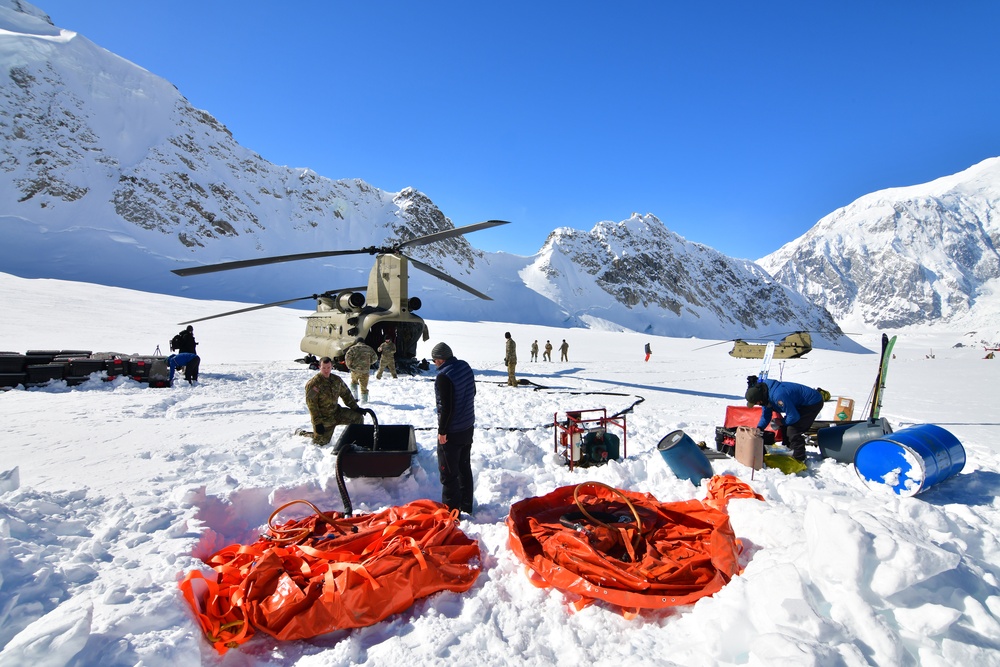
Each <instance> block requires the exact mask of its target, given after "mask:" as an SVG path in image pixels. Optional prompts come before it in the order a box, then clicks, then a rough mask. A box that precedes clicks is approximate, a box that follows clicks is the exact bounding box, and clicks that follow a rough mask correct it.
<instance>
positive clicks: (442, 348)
mask: <svg viewBox="0 0 1000 667" xmlns="http://www.w3.org/2000/svg"><path fill="white" fill-rule="evenodd" d="M453 356H455V355H453V354H452V353H451V348H450V347H448V344H447V343H438V344H437V345H435V346H434V347H433V348H432V349H431V359H444V360H445V361H448V360H449V359H451V358H452V357H453Z"/></svg>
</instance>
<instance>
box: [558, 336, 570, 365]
mask: <svg viewBox="0 0 1000 667" xmlns="http://www.w3.org/2000/svg"><path fill="white" fill-rule="evenodd" d="M568 353H569V343H567V342H566V339H565V338H563V342H562V345H560V346H559V361H569V354H568Z"/></svg>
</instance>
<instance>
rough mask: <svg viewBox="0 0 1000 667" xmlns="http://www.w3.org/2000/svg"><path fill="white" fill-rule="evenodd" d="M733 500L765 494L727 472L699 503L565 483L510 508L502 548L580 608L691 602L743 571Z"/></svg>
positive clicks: (657, 606) (653, 606) (631, 607)
mask: <svg viewBox="0 0 1000 667" xmlns="http://www.w3.org/2000/svg"><path fill="white" fill-rule="evenodd" d="M574 494H576V500H574ZM737 497H744V498H746V497H749V498H758V499H760V500H763V498H762V497H761V496H759V495H758V494H756V493H754V491H753V489H751V488H750V486H749V485H747V484H745V483H744V482H742V481H740V480H738V479H737V478H735V477H732V476H716V477H713V478H712V479H711V480H710V482H709V484H708V497H707V498H706V499H705V501H704V502H702V501H698V500H687V501H680V502H670V503H661V502H659V501H657V500H656V498H654V497H653V496H651V495H649V494H645V493H635V492H631V491H622V490H620V489H613V488H611V487H608V486H604V485H603V484H599V483H595V482H584V483H583V484H580V485H576V486H564V487H561V488H558V489H556V490H555V491H553V492H551V493H549V494H547V495H544V496H540V497H535V498H527V499H525V500H522V501H519V502H517V503H514V505H512V506H511V509H510V514H509V516H508V517H507V528H508V530H509V544H510V547H511V549H512V550H513V551H514V553H515V554H516V555H517V557H518V558H519V559H520V560H521V561H522V562H523V563H525V565H527V566H528V568H529V570H530V571H531V573H532V574H533V575H534V578H535V579H540V580H541V585H544V586H551V587H553V588H557V589H559V590H561V591H563V592H565V593H567V594H569V595H570V597H571V598H572V599H574V601H575V602H576V606H577V607H578V608H579V607H580V606H583V605H585V604H587V603H589V602H591V601H594V600H602V601H604V602H606V603H608V604H610V605H614V606H616V607H619V608H620V609H622V610H625V611H629V610H637V609H660V608H665V607H673V606H677V605H685V604H691V603H693V602H695V601H696V600H698V599H699V598H702V597H705V596H708V595H712V594H713V593H715V592H716V591H718V590H720V589H721V588H722V587H723V586H725V585H726V584H727V583H728V582H729V580H730V579H731V578H732V577H733V576H735V575H737V574H739V572H740V566H739V562H738V558H739V553H740V543H739V541H738V540H737V539H736V536H735V535H734V534H733V530H732V528H731V527H730V525H729V515H728V514H726V513H725V509H726V503H727V501H728V500H729V499H730V498H737ZM626 499H627V501H628V502H626ZM577 501H579V504H578V502H577ZM629 503H631V506H630V505H629ZM583 511H586V512H587V513H589V514H590V515H591V517H593V518H594V519H597V521H596V522H595V521H591V520H588V518H587V517H586V516H585V515H583ZM581 515H583V516H581ZM636 515H638V519H639V521H638V522H637V521H636V520H635V519H636ZM566 517H570V518H569V519H568V521H569V522H570V523H573V524H574V526H573V527H567V526H566V525H565V523H564V522H566V521H567V518H566ZM611 517H615V518H614V519H612V518H611ZM560 519H563V522H561V521H560ZM602 519H603V520H602ZM640 523H641V528H640Z"/></svg>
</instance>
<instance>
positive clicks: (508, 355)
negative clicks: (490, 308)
mask: <svg viewBox="0 0 1000 667" xmlns="http://www.w3.org/2000/svg"><path fill="white" fill-rule="evenodd" d="M503 337H504V338H506V339H507V342H506V343H505V345H504V355H503V363H504V365H505V366H506V367H507V386H508V387H516V386H517V378H516V377H514V368H515V367H516V366H517V343H515V342H514V339H513V338H511V337H510V332H509V331H507V332H504V335H503Z"/></svg>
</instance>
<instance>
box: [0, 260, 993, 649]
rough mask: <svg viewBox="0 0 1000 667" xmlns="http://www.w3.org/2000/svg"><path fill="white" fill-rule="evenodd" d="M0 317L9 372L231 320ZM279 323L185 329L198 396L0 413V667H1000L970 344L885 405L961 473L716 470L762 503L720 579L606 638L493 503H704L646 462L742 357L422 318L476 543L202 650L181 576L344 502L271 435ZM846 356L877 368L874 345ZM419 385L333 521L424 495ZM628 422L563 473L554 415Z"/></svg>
mask: <svg viewBox="0 0 1000 667" xmlns="http://www.w3.org/2000/svg"><path fill="white" fill-rule="evenodd" d="M0 297H2V300H3V303H4V304H5V308H4V310H5V313H4V317H3V318H2V320H0V349H3V350H11V351H20V352H23V351H26V350H27V349H57V348H59V349H92V350H94V351H119V352H123V353H134V352H140V353H146V354H148V353H151V352H153V350H154V348H155V347H156V346H157V345H159V346H160V349H161V350H165V349H166V341H167V340H169V338H170V336H171V335H173V334H174V333H176V331H177V330H179V329H180V327H178V326H177V325H176V323H177V322H180V321H182V320H185V319H190V318H193V317H198V316H202V315H207V314H211V313H213V312H220V311H224V310H227V309H231V308H234V307H237V306H235V305H233V304H226V303H222V304H220V303H210V302H201V301H189V300H185V299H179V298H175V297H168V296H161V295H153V294H143V293H138V292H131V291H127V290H122V289H116V288H107V287H99V286H94V285H84V284H78V283H67V282H61V281H52V280H23V279H20V278H14V277H12V276H8V275H4V274H0ZM299 315H300V313H299V312H297V311H289V310H285V309H271V310H266V311H259V312H255V313H250V314H247V315H244V316H237V317H232V318H226V319H220V320H213V321H210V322H204V323H201V324H199V325H196V336H197V338H198V340H199V342H200V346H199V352H200V353H201V355H202V358H203V362H202V375H201V382H200V384H199V385H198V386H194V387H192V386H188V385H187V384H186V383H184V382H183V381H181V382H180V383H179V384H177V385H176V386H175V387H173V388H169V389H150V388H147V387H145V386H144V385H140V384H137V383H135V382H133V381H131V380H126V379H118V380H115V381H113V382H102V381H101V380H99V379H94V380H91V381H90V382H88V383H86V384H84V385H82V386H78V387H66V386H65V385H64V384H63V383H54V384H52V385H51V386H48V387H44V388H37V389H31V390H27V391H24V390H12V391H8V392H5V393H2V394H0V420H2V423H3V444H2V451H3V456H2V459H0V647H3V648H2V651H0V665H2V666H4V667H6V666H7V665H33V666H38V665H73V666H82V665H102V667H117V666H119V665H121V666H124V665H135V664H142V665H146V666H161V665H162V666H170V667H175V666H176V665H192V664H203V665H240V666H256V665H297V666H303V667H304V666H310V667H312V666H319V665H344V664H369V665H383V664H449V665H477V666H478V665H506V664H542V665H543V664H556V663H557V662H558V663H559V664H566V665H579V664H595V665H622V664H629V665H668V664H678V665H836V664H841V665H868V664H872V665H918V664H919V665H924V666H927V665H949V666H950V665H955V664H965V665H1000V621H998V619H1000V581H998V577H1000V541H998V532H1000V512H998V501H997V495H998V491H1000V444H998V443H1000V439H998V437H997V436H998V435H1000V419H998V418H997V417H996V414H997V412H996V396H997V393H996V389H995V388H996V386H997V379H998V375H1000V361H985V360H983V354H984V353H983V350H982V348H981V347H978V346H977V347H969V346H966V347H960V348H954V347H953V345H954V344H955V343H958V342H964V343H966V344H967V345H968V344H969V343H972V342H974V341H975V340H977V339H976V338H975V337H970V336H969V335H968V332H959V333H955V334H944V333H934V334H923V333H912V332H911V333H901V334H900V336H899V341H898V343H897V347H896V359H895V360H894V361H893V362H892V366H891V370H890V373H889V382H888V389H887V392H886V397H885V405H884V408H883V416H885V417H887V418H888V419H889V421H890V423H891V424H892V425H893V427H894V428H896V429H897V430H899V429H901V428H903V427H905V426H909V425H913V424H921V423H934V424H938V425H939V426H942V427H943V428H945V429H946V430H948V431H949V432H951V433H953V434H954V435H955V436H956V437H957V438H958V439H959V440H960V441H961V442H962V443H963V445H964V447H965V450H966V453H967V456H968V462H967V463H966V465H965V468H964V470H963V471H962V472H961V473H960V474H959V475H957V476H954V477H951V478H949V479H946V480H944V481H942V482H940V483H938V484H936V485H934V486H932V487H930V488H929V489H927V490H926V491H924V492H922V493H921V494H919V495H917V496H916V497H914V498H899V497H897V496H893V495H887V494H884V493H880V492H878V491H877V490H873V489H870V488H868V487H867V486H865V485H864V484H862V483H861V482H860V481H859V479H858V477H857V475H856V474H855V472H854V470H853V467H852V466H849V465H843V464H840V463H837V462H835V461H833V460H821V459H820V458H819V457H818V453H817V452H816V450H815V449H811V450H810V452H809V465H810V469H809V471H808V473H806V474H802V475H797V476H786V475H783V474H782V473H780V472H778V471H776V470H768V469H765V470H761V471H757V472H756V473H754V474H753V475H752V476H751V471H750V470H749V469H747V468H745V467H743V466H741V465H739V464H737V463H736V462H735V461H733V460H719V461H714V462H713V467H714V469H715V471H716V472H717V473H729V474H734V475H737V476H739V477H740V478H741V479H744V480H746V481H748V482H749V483H750V484H751V485H752V486H753V487H754V488H755V489H756V490H757V491H758V492H759V493H760V494H761V495H762V496H763V497H764V498H765V500H764V501H763V502H760V501H756V500H735V501H732V502H731V503H730V504H729V513H730V515H731V519H732V524H733V528H734V530H735V533H736V535H737V536H738V537H739V538H741V539H742V540H743V543H744V545H745V550H744V553H743V555H742V560H741V562H742V563H743V564H744V565H745V571H744V572H743V574H742V575H741V576H739V577H737V578H735V579H734V580H733V581H731V582H730V583H729V584H728V585H727V586H726V587H725V588H723V589H722V590H721V591H720V592H718V593H717V594H716V595H714V596H713V597H711V598H705V599H702V600H701V601H699V602H698V603H697V604H695V605H692V606H688V607H682V608H677V609H674V610H671V611H669V612H659V613H644V614H642V615H640V616H639V617H638V618H636V619H634V620H627V619H626V618H624V617H623V616H622V615H621V614H619V613H617V612H616V611H614V610H611V609H609V608H606V607H603V606H601V605H597V604H595V605H592V606H590V607H588V608H586V609H584V610H582V611H579V612H574V611H573V610H572V608H571V607H570V606H569V605H568V604H567V601H566V599H565V598H564V597H563V596H562V594H560V593H559V592H557V591H554V590H551V589H549V590H545V589H538V588H536V587H534V586H533V585H532V584H531V583H530V582H529V581H528V578H527V577H526V576H525V574H524V567H523V566H522V565H521V564H520V563H519V562H518V561H517V560H516V559H515V558H514V556H513V555H512V553H511V552H510V550H509V549H508V548H507V546H506V542H507V529H506V526H505V524H504V518H505V516H506V514H507V511H508V508H509V507H510V505H511V504H512V503H513V502H516V501H517V500H519V499H522V498H525V497H528V496H536V495H542V494H544V493H547V492H548V491H551V490H552V489H554V488H556V487H559V486H563V485H569V484H575V483H578V482H580V481H583V480H597V481H600V482H604V483H606V484H609V485H611V486H615V487H619V488H623V489H630V490H635V491H642V492H648V493H651V494H653V495H654V496H656V497H657V498H658V499H659V500H661V501H672V500H684V499H690V498H702V497H703V496H704V491H705V489H704V485H702V486H700V487H695V486H694V485H692V484H691V483H690V482H688V481H686V480H679V479H678V478H677V477H676V476H675V475H674V474H673V473H672V472H671V471H670V469H669V468H668V466H667V465H666V464H665V463H664V461H663V459H662V458H661V457H660V455H659V453H658V452H657V451H656V444H657V442H658V441H659V440H660V439H661V438H662V437H663V436H664V435H666V434H668V433H670V432H671V431H674V430H676V429H683V430H684V431H685V432H686V433H688V434H689V435H690V436H691V437H692V438H694V439H695V440H696V441H697V440H704V441H706V442H708V443H709V444H711V443H712V442H713V440H714V432H715V427H716V426H718V425H721V424H722V422H723V417H724V413H725V407H726V406H727V405H742V404H743V402H742V394H743V390H744V389H745V377H746V376H747V375H749V374H752V373H755V372H756V371H757V365H758V363H759V362H757V361H751V360H739V359H734V358H732V357H730V356H729V355H728V354H727V351H728V350H729V348H730V345H728V344H721V345H717V346H714V347H708V348H704V349H696V348H702V347H703V346H705V345H707V344H709V343H711V342H712V341H702V340H695V339H673V338H660V337H650V336H644V335H640V334H626V333H610V332H599V331H586V330H579V329H552V328H542V327H533V326H524V325H505V324H502V323H486V322H483V323H460V322H430V323H429V326H430V332H431V338H430V340H429V341H428V342H427V343H424V344H422V347H421V350H420V353H421V354H422V355H428V354H429V351H430V348H431V346H432V345H433V344H434V343H436V342H437V341H445V342H447V343H448V344H449V345H450V346H451V347H452V349H453V350H454V351H455V353H456V355H457V356H459V357H460V358H463V359H466V360H467V361H469V362H470V363H471V364H472V366H473V368H474V369H475V370H476V373H477V380H478V385H477V386H478V396H477V403H476V410H477V431H476V440H475V445H474V448H473V469H474V472H475V475H476V504H477V511H476V514H475V516H474V517H473V519H471V520H465V521H463V522H462V524H461V525H462V529H463V530H464V531H465V532H466V533H467V534H469V535H471V536H474V537H475V538H477V539H478V540H479V541H480V543H481V546H482V550H483V570H482V574H481V575H480V577H479V579H478V581H477V583H476V585H475V586H474V587H473V588H472V589H471V590H470V591H468V592H467V593H464V594H455V593H439V594H437V595H434V596H432V597H430V598H427V599H423V600H419V601H418V602H417V603H416V604H415V605H414V606H413V607H412V608H411V609H410V610H409V611H407V612H405V613H401V614H398V615H396V616H393V617H390V618H389V619H388V620H386V621H384V622H382V623H379V624H377V625H375V626H372V627H368V628H362V629H357V630H352V631H340V632H335V633H332V634H329V635H325V636H322V637H318V638H315V639H312V640H309V641H295V642H284V643H282V642H276V641H274V640H272V639H271V638H269V637H268V636H266V635H264V634H258V635H256V637H255V638H254V639H252V640H251V641H250V642H248V643H247V644H244V645H243V646H242V647H240V648H238V649H235V650H232V651H230V652H229V653H227V654H226V655H225V656H224V657H219V656H218V655H217V654H216V652H215V651H214V650H213V649H212V648H211V647H210V646H209V645H208V643H207V642H206V641H204V639H203V637H202V635H201V633H200V630H199V628H198V626H197V624H196V622H195V620H194V618H193V616H192V614H191V612H190V611H189V609H188V608H187V606H186V604H185V602H184V601H183V599H182V598H181V595H180V592H179V591H178V589H177V581H178V580H179V578H180V577H182V576H183V575H184V574H185V573H186V572H187V571H188V570H190V569H193V568H202V569H205V570H206V571H207V568H206V567H205V566H204V565H203V564H202V563H201V561H200V559H199V557H202V556H207V555H209V554H210V553H212V552H214V551H215V550H217V549H218V548H220V547H222V546H224V545H226V544H230V543H235V542H248V541H252V540H253V539H254V538H255V537H256V535H257V533H258V531H259V530H260V528H261V527H262V526H263V525H265V524H266V520H267V517H268V515H269V514H270V513H271V511H272V510H273V509H274V508H275V507H276V506H277V505H278V504H280V503H282V502H285V501H287V500H291V499H296V498H304V499H308V500H311V501H312V502H314V503H316V504H317V505H319V506H320V507H322V508H324V509H329V510H339V509H341V505H340V497H339V494H338V492H337V489H336V484H335V480H334V465H333V463H334V461H333V457H332V455H331V454H330V452H329V451H328V450H324V449H319V448H317V447H315V446H313V445H312V444H310V442H309V441H307V440H306V439H304V438H302V437H300V436H296V435H294V431H295V429H296V428H299V427H304V426H307V424H308V418H307V413H306V410H305V405H304V402H303V391H302V390H303V385H304V384H305V382H306V380H307V379H308V378H309V377H310V376H311V375H312V372H311V371H309V370H307V369H306V368H305V367H303V366H301V365H299V364H295V363H294V362H293V361H292V359H294V358H295V357H297V356H300V353H299V352H298V349H297V346H298V340H299V338H300V336H301V333H302V329H303V326H302V322H301V320H299V319H298V317H299ZM505 330H510V331H511V333H512V334H513V337H514V339H515V340H516V341H517V343H518V356H519V366H518V369H519V376H520V377H522V378H524V379H528V380H531V381H532V382H534V383H536V384H538V385H543V386H545V387H547V388H546V389H534V388H529V387H518V388H513V389H512V388H508V387H505V386H502V382H503V381H504V380H505V370H504V369H503V366H502V363H501V362H502V358H503V332H504V331H505ZM536 338H537V339H538V340H539V343H540V344H544V342H545V340H546V339H550V340H552V342H553V344H554V345H555V346H558V344H559V342H560V341H561V340H562V339H563V338H566V340H567V341H568V342H569V344H570V350H569V359H570V361H569V362H568V363H566V362H558V361H556V362H552V363H546V362H536V363H532V362H530V361H529V360H528V357H529V354H528V347H529V345H530V343H531V341H532V340H534V339H536ZM857 340H858V341H859V342H860V343H861V344H863V345H865V346H866V347H868V348H870V349H875V348H876V347H877V345H878V334H877V333H875V332H873V333H870V334H866V335H863V336H860V337H858V338H857ZM647 342H648V343H650V344H651V346H652V350H653V356H652V358H651V359H650V361H649V362H648V363H645V362H643V354H642V352H643V345H644V344H645V343H647ZM931 354H933V356H934V358H933V359H931V358H928V356H930V355H931ZM554 357H555V358H558V351H556V352H555V353H554ZM877 365H878V361H877V357H876V355H874V354H848V353H843V352H832V351H827V350H814V351H813V352H811V353H810V354H809V355H808V356H807V357H806V358H804V359H799V360H791V361H787V362H784V363H781V362H778V361H776V362H775V364H774V366H773V368H772V376H778V375H779V374H780V375H781V376H783V378H784V379H788V380H793V381H799V382H803V383H805V384H809V385H812V386H817V385H818V386H822V387H824V388H826V389H828V390H830V391H831V392H832V393H833V395H834V396H849V397H852V398H854V399H855V400H856V401H857V404H858V405H857V408H856V409H857V411H858V412H860V411H861V410H862V409H863V408H864V403H865V400H866V398H867V396H868V394H869V392H870V390H871V385H872V384H873V382H874V378H875V373H876V369H877ZM432 378H433V375H432V374H431V373H428V374H426V375H424V376H419V377H404V376H400V378H399V379H396V380H392V379H383V380H381V381H376V380H374V379H373V381H372V387H371V399H372V400H371V403H370V405H369V407H371V408H372V409H373V410H374V411H375V412H376V414H377V416H378V419H379V422H380V423H381V424H411V425H413V426H414V427H415V428H416V429H417V431H416V432H417V440H418V444H419V450H420V451H419V453H418V454H417V456H416V457H415V459H414V465H413V467H412V470H411V472H410V473H409V474H407V475H404V476H401V477H398V478H391V479H386V480H373V479H349V480H348V481H347V487H348V489H349V491H350V496H351V499H352V501H353V503H354V506H355V510H356V511H371V510H376V509H380V508H384V507H386V506H390V505H398V504H404V503H407V502H409V501H411V500H414V499H417V498H432V499H439V498H440V484H439V482H438V479H437V471H436V457H435V453H434V446H433V431H432V430H431V429H432V427H433V425H434V423H435V421H434V400H433V381H432ZM640 401H641V402H640ZM637 402H638V403H637ZM636 403H637V404H636ZM633 404H636V405H635V407H634V409H633V411H632V412H630V413H629V414H628V441H627V454H628V456H627V458H625V459H624V460H623V461H620V462H613V463H609V464H608V465H606V466H603V467H600V468H590V469H585V470H581V469H577V470H575V471H572V472H571V471H569V470H568V469H567V468H566V467H565V466H563V465H560V462H559V460H558V458H557V457H556V456H555V455H554V454H553V432H552V428H551V423H552V419H553V414H554V413H560V414H561V413H563V412H565V411H566V410H579V409H590V408H607V410H608V412H609V414H610V413H615V412H618V411H619V410H623V409H625V408H628V407H629V406H632V405H633ZM821 416H822V417H825V418H829V415H828V414H826V413H824V415H821ZM338 433H339V430H338Z"/></svg>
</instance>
